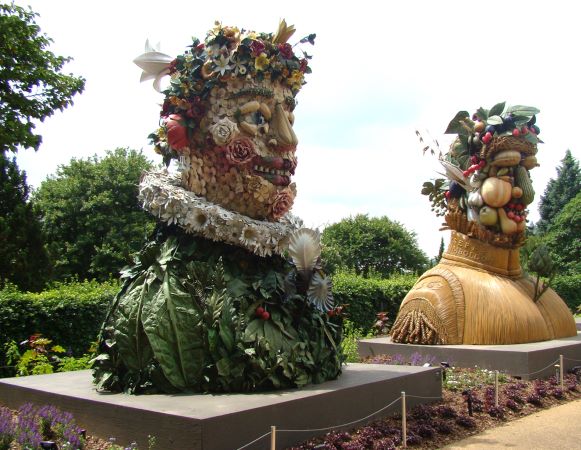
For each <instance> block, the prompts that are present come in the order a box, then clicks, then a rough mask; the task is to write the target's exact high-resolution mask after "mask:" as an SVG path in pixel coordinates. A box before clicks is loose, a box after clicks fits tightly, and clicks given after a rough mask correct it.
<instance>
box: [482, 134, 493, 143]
mask: <svg viewBox="0 0 581 450" xmlns="http://www.w3.org/2000/svg"><path fill="white" fill-rule="evenodd" d="M491 140H492V133H491V132H490V131H487V132H486V134H485V135H484V136H482V142H484V143H485V144H488V143H489V142H490V141H491Z"/></svg>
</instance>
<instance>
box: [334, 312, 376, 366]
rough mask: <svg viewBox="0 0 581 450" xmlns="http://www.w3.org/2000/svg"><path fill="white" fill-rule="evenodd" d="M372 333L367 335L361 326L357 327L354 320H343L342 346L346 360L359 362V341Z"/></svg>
mask: <svg viewBox="0 0 581 450" xmlns="http://www.w3.org/2000/svg"><path fill="white" fill-rule="evenodd" d="M365 337H371V335H369V334H368V335H367V336H366V335H365V334H364V333H363V331H362V330H361V329H360V328H356V327H355V325H354V324H353V322H351V321H350V320H347V319H345V320H344V321H343V340H342V341H341V348H342V349H343V354H344V355H345V362H348V363H353V362H359V361H360V358H359V352H358V351H357V341H358V340H360V339H363V338H365Z"/></svg>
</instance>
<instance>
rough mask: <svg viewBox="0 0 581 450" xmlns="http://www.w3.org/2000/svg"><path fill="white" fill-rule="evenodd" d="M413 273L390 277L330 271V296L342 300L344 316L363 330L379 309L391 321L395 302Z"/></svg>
mask: <svg viewBox="0 0 581 450" xmlns="http://www.w3.org/2000/svg"><path fill="white" fill-rule="evenodd" d="M417 278H418V277H417V276H416V275H397V276H394V277H392V278H384V279H382V278H363V277H360V276H357V275H354V274H350V273H337V274H335V275H333V296H334V297H335V303H336V304H346V305H348V306H347V307H346V308H345V311H346V313H347V317H348V319H349V320H350V321H352V322H353V323H354V324H355V326H356V327H357V328H361V329H362V330H364V331H367V330H369V329H370V328H371V326H372V325H373V323H374V322H375V320H376V314H377V313H378V312H379V311H383V312H386V313H387V315H388V317H389V318H390V319H391V321H393V320H394V319H395V317H396V315H397V312H398V310H399V305H400V303H401V302H402V300H403V298H404V297H405V296H406V294H407V293H408V291H409V290H410V289H411V288H412V286H413V285H414V283H415V282H416V280H417Z"/></svg>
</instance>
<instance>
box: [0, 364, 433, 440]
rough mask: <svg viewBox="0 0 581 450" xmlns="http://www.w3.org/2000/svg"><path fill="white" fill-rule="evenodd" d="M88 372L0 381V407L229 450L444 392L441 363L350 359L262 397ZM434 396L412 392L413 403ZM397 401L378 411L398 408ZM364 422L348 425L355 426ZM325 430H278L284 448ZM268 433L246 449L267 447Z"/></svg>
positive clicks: (94, 430)
mask: <svg viewBox="0 0 581 450" xmlns="http://www.w3.org/2000/svg"><path fill="white" fill-rule="evenodd" d="M91 381H92V378H91V373H90V371H80V372H65V373H57V374H51V375H37V376H30V377H22V378H5V379H1V380H0V404H4V405H6V406H8V407H11V408H18V407H19V406H20V405H21V404H23V403H25V402H32V403H35V404H52V405H55V406H57V407H58V408H60V409H62V410H64V411H68V412H71V413H73V415H74V417H75V419H76V421H77V423H78V424H79V425H80V426H82V427H83V428H86V429H87V430H88V431H89V433H90V434H92V435H95V436H99V437H102V438H104V439H107V438H109V437H112V436H114V437H116V438H117V443H119V444H121V445H125V444H128V443H130V442H131V441H136V442H137V443H138V444H140V448H141V447H145V446H146V443H147V436H148V435H153V436H155V437H156V441H157V443H156V448H159V449H163V450H197V449H200V450H201V449H203V450H220V449H224V450H232V449H237V448H240V447H242V446H244V445H245V444H247V443H249V442H251V441H253V440H254V439H256V438H258V437H260V436H262V435H264V434H265V433H268V432H269V431H270V429H271V428H270V427H271V425H275V426H276V427H277V428H278V429H286V430H291V429H299V430H313V429H317V428H319V429H320V428H326V427H333V428H335V427H336V426H337V425H340V424H345V423H348V422H353V421H356V420H358V419H361V418H363V417H366V416H368V415H370V414H371V413H373V412H375V411H377V410H379V409H381V408H383V407H384V406H386V405H388V404H389V403H391V402H392V401H393V400H395V399H396V398H398V397H399V396H400V393H401V391H405V392H406V394H407V395H408V396H419V397H432V398H433V397H441V395H442V387H441V371H440V369H439V368H423V367H409V366H385V365H372V364H349V365H347V366H346V367H345V368H344V371H343V375H341V377H339V379H337V380H334V381H329V382H326V383H322V384H319V385H313V386H309V387H306V388H304V389H300V390H298V389H297V390H286V391H276V392H267V393H257V394H222V395H210V394H207V395H204V394H188V395H186V394H182V395H142V396H131V395H126V394H100V393H97V392H96V391H95V389H94V387H93V385H92V382H91ZM430 401H434V400H431V399H427V398H424V399H420V398H414V397H409V398H408V399H407V403H408V405H409V407H411V406H413V405H416V404H419V403H426V402H430ZM400 408H401V404H400V402H396V403H395V404H394V405H393V406H391V407H390V408H388V409H386V410H384V411H383V412H381V413H380V414H378V415H377V416H374V417H371V418H369V419H368V420H372V419H376V418H378V417H380V416H385V415H389V414H393V413H395V412H398V411H400ZM363 423H365V422H364V421H362V422H359V423H357V424H353V425H350V426H348V427H345V429H349V428H352V427H353V426H355V425H361V424H363ZM325 432H326V431H321V430H317V431H303V432H288V431H287V432H278V433H277V448H279V449H282V448H284V447H287V446H290V445H292V444H295V443H298V442H300V441H302V440H305V439H307V438H309V437H312V436H317V435H320V434H324V433H325ZM269 445H270V437H269V436H266V437H264V438H263V439H261V440H259V441H258V442H256V443H255V444H253V445H250V446H248V447H245V448H247V449H264V448H269Z"/></svg>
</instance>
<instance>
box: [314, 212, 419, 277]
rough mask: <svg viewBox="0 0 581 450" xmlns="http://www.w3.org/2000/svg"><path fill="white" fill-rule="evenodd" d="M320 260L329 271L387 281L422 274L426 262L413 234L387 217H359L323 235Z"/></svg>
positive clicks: (325, 231) (362, 215) (346, 220)
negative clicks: (376, 276) (401, 276)
mask: <svg viewBox="0 0 581 450" xmlns="http://www.w3.org/2000/svg"><path fill="white" fill-rule="evenodd" d="M322 242H323V245H324V251H323V259H324V261H325V262H326V263H327V264H328V265H329V269H330V270H337V269H342V268H344V269H348V270H352V271H354V272H355V273H357V274H358V275H362V276H371V275H379V276H382V277H388V276H390V275H391V274H394V273H410V272H419V271H421V270H423V269H424V268H425V267H426V265H427V264H428V258H427V257H426V255H425V254H424V253H423V252H422V251H421V250H420V249H419V247H418V244H417V241H416V237H415V233H413V232H410V231H407V230H406V229H405V228H404V226H403V225H401V224H400V223H398V222H395V221H392V220H390V219H389V218H387V217H385V216H384V217H377V218H376V217H372V218H370V217H368V216H367V215H366V214H358V215H357V216H355V217H349V218H347V219H343V220H341V221H340V222H338V223H336V224H333V225H331V226H329V227H327V228H325V230H324V231H323V237H322Z"/></svg>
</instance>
